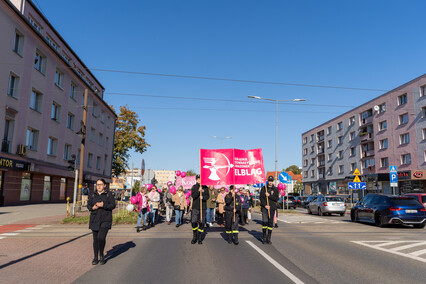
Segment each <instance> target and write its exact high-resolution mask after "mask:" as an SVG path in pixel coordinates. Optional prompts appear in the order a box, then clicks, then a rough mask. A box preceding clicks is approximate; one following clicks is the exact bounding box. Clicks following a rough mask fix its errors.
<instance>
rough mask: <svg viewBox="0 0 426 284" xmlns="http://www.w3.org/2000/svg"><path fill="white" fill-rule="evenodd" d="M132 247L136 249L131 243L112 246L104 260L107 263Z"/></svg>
mask: <svg viewBox="0 0 426 284" xmlns="http://www.w3.org/2000/svg"><path fill="white" fill-rule="evenodd" d="M134 247H136V245H135V243H134V242H132V241H129V242H126V243H124V244H119V245H116V246H113V247H112V249H110V250H109V251H107V253H106V255H105V260H106V261H109V260H110V259H113V258H115V257H117V256H119V255H120V254H122V253H125V252H126V251H128V250H129V249H130V248H134Z"/></svg>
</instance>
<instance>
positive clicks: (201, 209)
mask: <svg viewBox="0 0 426 284" xmlns="http://www.w3.org/2000/svg"><path fill="white" fill-rule="evenodd" d="M202 190H203V186H202V185H201V149H200V191H199V192H200V223H201V225H202V224H203V201H202V200H201V198H202Z"/></svg>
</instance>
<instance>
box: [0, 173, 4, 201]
mask: <svg viewBox="0 0 426 284" xmlns="http://www.w3.org/2000/svg"><path fill="white" fill-rule="evenodd" d="M3 178H4V172H3V171H0V206H3V205H4V195H3V194H4V191H3V184H4V182H3Z"/></svg>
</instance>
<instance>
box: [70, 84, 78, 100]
mask: <svg viewBox="0 0 426 284" xmlns="http://www.w3.org/2000/svg"><path fill="white" fill-rule="evenodd" d="M70 98H71V99H73V100H74V101H77V86H76V85H75V84H73V83H71V85H70Z"/></svg>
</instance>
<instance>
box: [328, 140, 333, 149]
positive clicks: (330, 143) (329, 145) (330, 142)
mask: <svg viewBox="0 0 426 284" xmlns="http://www.w3.org/2000/svg"><path fill="white" fill-rule="evenodd" d="M332 146H333V140H328V141H327V147H328V148H331V147H332Z"/></svg>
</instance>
